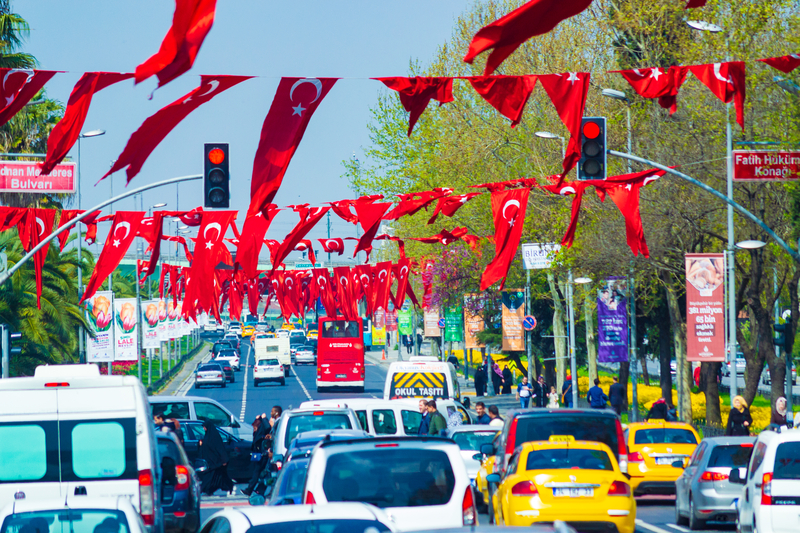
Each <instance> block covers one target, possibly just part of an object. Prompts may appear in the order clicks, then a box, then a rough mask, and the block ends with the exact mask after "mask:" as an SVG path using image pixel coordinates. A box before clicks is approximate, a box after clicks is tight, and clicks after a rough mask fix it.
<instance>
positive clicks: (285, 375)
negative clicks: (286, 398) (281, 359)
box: [283, 368, 289, 378]
mask: <svg viewBox="0 0 800 533" xmlns="http://www.w3.org/2000/svg"><path fill="white" fill-rule="evenodd" d="M283 377H286V378H288V377H289V369H288V368H287V369H286V370H284V371H283Z"/></svg>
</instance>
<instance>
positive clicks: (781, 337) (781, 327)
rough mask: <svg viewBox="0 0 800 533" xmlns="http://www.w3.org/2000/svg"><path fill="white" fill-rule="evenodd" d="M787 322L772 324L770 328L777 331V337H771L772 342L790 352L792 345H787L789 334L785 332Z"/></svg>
mask: <svg viewBox="0 0 800 533" xmlns="http://www.w3.org/2000/svg"><path fill="white" fill-rule="evenodd" d="M787 326H788V324H773V325H772V329H773V330H774V331H775V333H777V337H774V338H773V339H772V344H774V345H775V346H780V347H781V348H783V349H784V350H786V351H788V352H790V353H791V351H792V348H793V346H789V336H788V335H787V334H786V333H787V331H786V328H787Z"/></svg>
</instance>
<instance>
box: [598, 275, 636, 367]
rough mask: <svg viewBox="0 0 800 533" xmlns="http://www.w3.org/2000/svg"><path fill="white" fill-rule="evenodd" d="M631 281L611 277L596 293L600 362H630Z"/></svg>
mask: <svg viewBox="0 0 800 533" xmlns="http://www.w3.org/2000/svg"><path fill="white" fill-rule="evenodd" d="M627 297H628V280H627V279H625V278H618V277H610V278H607V279H606V282H605V284H604V285H603V286H602V287H601V288H600V289H599V290H598V291H597V341H598V342H597V346H598V347H597V360H598V361H600V362H601V363H619V362H622V361H627V360H628V299H627Z"/></svg>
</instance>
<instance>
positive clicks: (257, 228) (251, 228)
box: [236, 204, 280, 278]
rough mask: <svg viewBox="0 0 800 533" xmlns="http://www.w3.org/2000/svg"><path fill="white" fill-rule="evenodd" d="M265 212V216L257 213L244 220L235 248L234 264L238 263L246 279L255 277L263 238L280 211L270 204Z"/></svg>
mask: <svg viewBox="0 0 800 533" xmlns="http://www.w3.org/2000/svg"><path fill="white" fill-rule="evenodd" d="M266 211H267V214H266V216H265V215H264V213H263V212H261V211H259V212H258V213H256V214H255V215H253V216H249V217H247V218H246V219H245V220H244V226H242V234H241V236H240V238H239V243H238V244H237V246H236V262H237V263H239V266H241V267H242V270H243V271H244V273H245V275H246V276H247V277H248V278H254V277H256V270H257V269H258V256H259V254H260V253H261V247H262V246H263V245H264V236H265V235H266V234H267V230H268V229H269V226H270V224H272V220H273V219H274V218H275V215H276V214H277V213H278V212H279V211H280V209H278V208H277V206H275V204H270V205H269V206H268V207H267V209H266Z"/></svg>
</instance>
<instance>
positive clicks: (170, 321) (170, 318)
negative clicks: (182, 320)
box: [167, 298, 180, 340]
mask: <svg viewBox="0 0 800 533" xmlns="http://www.w3.org/2000/svg"><path fill="white" fill-rule="evenodd" d="M179 336H180V335H178V311H177V309H176V308H175V304H174V303H173V301H172V298H169V299H168V300H167V339H170V340H172V339H177V338H178V337H179Z"/></svg>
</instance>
